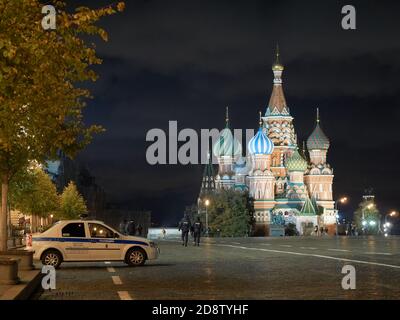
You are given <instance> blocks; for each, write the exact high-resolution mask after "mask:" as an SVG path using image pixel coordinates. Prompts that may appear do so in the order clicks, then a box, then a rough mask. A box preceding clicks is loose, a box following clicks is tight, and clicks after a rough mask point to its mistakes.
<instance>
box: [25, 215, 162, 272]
mask: <svg viewBox="0 0 400 320" xmlns="http://www.w3.org/2000/svg"><path fill="white" fill-rule="evenodd" d="M32 249H33V250H34V251H35V253H34V259H36V260H41V261H42V263H43V264H44V265H51V266H53V267H55V268H58V267H59V266H60V264H61V263H62V262H68V261H123V262H125V263H127V264H129V265H131V266H141V265H143V264H144V263H145V262H146V260H154V259H157V258H158V255H159V249H158V247H157V245H156V244H155V243H154V242H153V241H149V240H147V239H145V238H141V237H134V236H126V235H122V234H120V233H119V232H117V231H115V230H114V229H113V228H111V227H109V226H107V225H106V224H104V223H103V222H101V221H96V220H63V221H58V222H57V223H55V224H54V225H53V226H52V227H51V228H50V229H48V230H47V231H45V232H43V233H40V234H35V235H33V236H32Z"/></svg>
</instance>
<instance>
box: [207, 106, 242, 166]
mask: <svg viewBox="0 0 400 320" xmlns="http://www.w3.org/2000/svg"><path fill="white" fill-rule="evenodd" d="M213 152H214V155H215V156H216V157H217V158H218V157H223V156H232V157H237V156H240V155H242V145H241V144H240V142H239V141H238V140H237V139H236V138H235V137H234V136H233V134H232V131H231V129H230V128H229V117H228V108H227V109H226V126H225V129H223V130H222V131H221V133H220V134H219V137H218V139H217V142H216V143H215V144H214V146H213Z"/></svg>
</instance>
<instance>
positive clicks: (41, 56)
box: [0, 0, 124, 250]
mask: <svg viewBox="0 0 400 320" xmlns="http://www.w3.org/2000/svg"><path fill="white" fill-rule="evenodd" d="M53 5H55V7H56V9H57V18H56V30H49V31H46V30H44V29H43V28H42V25H41V21H42V19H43V15H42V13H41V9H42V6H43V3H41V2H40V1H39V0H18V1H9V0H0V16H1V19H0V30H1V32H0V179H1V185H2V208H1V214H0V250H6V237H7V235H6V222H7V219H6V215H7V195H8V186H9V183H10V180H11V179H12V178H13V176H14V175H15V174H17V173H18V172H19V171H20V170H22V169H23V168H26V167H27V166H28V163H29V161H31V160H36V161H38V162H39V163H43V161H44V160H45V159H48V158H52V157H54V156H55V155H56V152H57V151H58V150H63V151H64V153H65V154H67V155H69V156H72V157H73V156H75V155H76V153H77V152H78V151H79V150H80V149H82V148H83V147H84V146H85V145H87V144H88V143H89V142H90V140H91V138H92V135H93V134H94V133H96V132H100V131H102V128H101V127H100V126H98V125H91V126H86V125H85V124H84V122H83V115H82V110H83V108H84V107H85V103H86V102H85V101H86V99H87V98H89V97H90V92H89V91H88V90H87V89H85V88H83V87H82V82H85V81H95V80H96V79H97V75H96V73H95V72H94V71H93V69H91V66H93V65H97V64H100V63H101V59H99V58H98V57H97V56H96V51H95V46H94V44H93V43H89V42H88V41H87V37H86V36H87V35H98V36H100V37H101V38H102V39H103V40H105V41H107V38H108V36H107V33H106V31H105V30H104V29H102V28H100V27H99V26H97V25H96V23H97V22H98V21H99V20H100V19H101V18H102V17H105V16H108V15H112V14H114V13H116V12H118V11H122V10H123V7H124V4H123V3H117V4H114V5H110V6H106V7H103V8H100V9H95V10H93V9H90V8H87V7H79V8H77V9H76V10H75V11H74V12H67V9H66V4H65V2H64V1H54V2H53Z"/></svg>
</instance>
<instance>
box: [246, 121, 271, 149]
mask: <svg viewBox="0 0 400 320" xmlns="http://www.w3.org/2000/svg"><path fill="white" fill-rule="evenodd" d="M248 148H249V152H250V154H271V153H272V151H274V143H273V142H272V141H271V140H270V139H269V138H268V137H267V135H266V134H265V133H264V131H263V129H262V128H261V127H260V128H259V129H258V132H257V133H256V135H255V136H254V137H253V138H251V140H250V141H249V144H248Z"/></svg>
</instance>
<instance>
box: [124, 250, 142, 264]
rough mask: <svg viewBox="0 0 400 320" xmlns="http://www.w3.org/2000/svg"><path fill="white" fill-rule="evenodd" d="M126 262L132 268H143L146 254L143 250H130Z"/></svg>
mask: <svg viewBox="0 0 400 320" xmlns="http://www.w3.org/2000/svg"><path fill="white" fill-rule="evenodd" d="M126 262H127V263H128V264H129V265H130V266H142V265H144V263H145V262H146V253H145V252H144V251H143V249H139V248H134V249H130V250H129V251H128V253H127V256H126Z"/></svg>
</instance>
